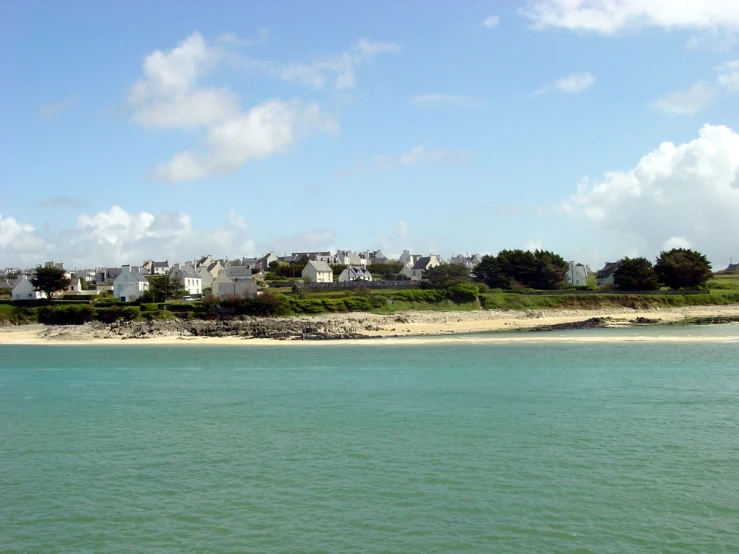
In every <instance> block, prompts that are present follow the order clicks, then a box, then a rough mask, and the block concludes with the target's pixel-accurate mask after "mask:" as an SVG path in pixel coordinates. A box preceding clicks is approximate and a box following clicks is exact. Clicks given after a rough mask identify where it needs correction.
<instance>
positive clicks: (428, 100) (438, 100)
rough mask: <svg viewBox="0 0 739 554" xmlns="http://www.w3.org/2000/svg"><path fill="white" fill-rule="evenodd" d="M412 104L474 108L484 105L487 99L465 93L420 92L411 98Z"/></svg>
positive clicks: (417, 105)
mask: <svg viewBox="0 0 739 554" xmlns="http://www.w3.org/2000/svg"><path fill="white" fill-rule="evenodd" d="M411 104H412V105H413V106H414V107H416V108H423V109H429V110H433V109H436V110H445V109H473V108H479V107H482V106H483V105H484V104H485V101H484V100H483V99H482V98H477V97H475V96H467V95H465V94H419V95H418V96H414V97H413V98H411Z"/></svg>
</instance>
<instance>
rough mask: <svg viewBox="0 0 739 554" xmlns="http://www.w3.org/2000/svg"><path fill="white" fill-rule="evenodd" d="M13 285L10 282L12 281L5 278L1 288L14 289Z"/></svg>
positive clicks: (0, 282) (1, 282)
mask: <svg viewBox="0 0 739 554" xmlns="http://www.w3.org/2000/svg"><path fill="white" fill-rule="evenodd" d="M12 288H13V285H11V284H10V281H7V280H5V279H3V280H2V281H0V289H12Z"/></svg>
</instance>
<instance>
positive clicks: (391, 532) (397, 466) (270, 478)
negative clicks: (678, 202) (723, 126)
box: [0, 326, 739, 553]
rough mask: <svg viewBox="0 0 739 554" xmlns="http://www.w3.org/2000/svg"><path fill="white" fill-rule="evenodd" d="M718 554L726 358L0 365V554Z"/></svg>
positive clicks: (405, 354)
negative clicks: (383, 553)
mask: <svg viewBox="0 0 739 554" xmlns="http://www.w3.org/2000/svg"><path fill="white" fill-rule="evenodd" d="M737 330H739V327H737V326H734V327H730V326H712V327H705V328H700V329H697V328H691V329H689V330H687V331H686V330H684V329H683V330H680V331H675V332H676V333H682V336H688V335H690V336H693V337H695V336H696V333H697V334H698V336H699V337H700V336H717V334H718V336H729V337H731V336H733V335H732V333H733V334H734V335H739V333H737ZM625 332H627V331H623V330H614V331H610V330H594V331H589V332H587V333H589V335H587V336H590V337H593V336H595V337H599V336H602V337H604V338H608V337H610V338H613V337H614V336H623V333H625ZM628 332H632V333H644V332H646V333H650V332H651V333H664V331H663V330H661V331H647V330H638V331H633V330H631V331H628ZM583 333H586V332H584V331H580V332H574V333H573V334H571V335H568V334H566V333H564V334H562V333H560V334H558V336H562V337H564V338H567V337H568V336H569V337H573V338H576V337H578V336H583ZM691 333H692V335H691ZM727 333H728V335H727ZM738 338H739V337H738ZM737 551H739V340H737V341H733V340H727V341H725V342H704V341H701V340H691V341H686V342H671V343H667V342H660V341H656V342H648V343H646V342H645V343H642V342H623V341H618V342H612V341H609V340H603V341H598V342H578V341H577V340H572V341H563V342H561V343H546V344H543V343H535V342H534V343H495V342H491V343H487V342H481V343H470V344H459V343H457V342H450V343H448V344H445V343H444V342H443V341H440V342H431V341H430V342H429V343H428V344H426V343H423V342H421V343H412V344H410V343H407V342H404V341H402V340H399V341H397V343H394V344H383V345H373V344H367V343H365V342H360V343H357V344H352V345H332V344H320V345H313V344H311V345H285V346H243V347H242V346H228V347H221V346H209V345H205V346H202V345H192V344H183V345H182V346H176V347H168V346H147V345H146V344H145V343H142V345H125V346H115V347H111V346H0V552H81V553H87V552H90V553H92V552H147V553H157V552H203V553H205V552H265V553H272V552H402V553H415V552H418V553H430V552H523V553H544V552H547V553H548V552H552V553H557V552H567V553H570V552H577V553H589V552H592V553H608V552H613V553H625V552H671V553H682V552H684V553H694V552H737Z"/></svg>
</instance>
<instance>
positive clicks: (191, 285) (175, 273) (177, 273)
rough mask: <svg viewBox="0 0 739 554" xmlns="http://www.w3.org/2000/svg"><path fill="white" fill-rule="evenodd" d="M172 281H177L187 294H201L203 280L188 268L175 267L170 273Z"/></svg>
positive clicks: (193, 270)
mask: <svg viewBox="0 0 739 554" xmlns="http://www.w3.org/2000/svg"><path fill="white" fill-rule="evenodd" d="M170 277H171V278H172V279H178V280H179V281H180V283H182V288H183V289H185V290H186V291H187V292H188V294H195V295H200V294H203V279H202V278H201V277H200V274H199V273H198V272H197V271H195V269H193V268H190V267H184V268H183V267H177V268H175V269H173V270H172V272H171V273H170Z"/></svg>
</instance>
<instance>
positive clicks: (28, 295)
mask: <svg viewBox="0 0 739 554" xmlns="http://www.w3.org/2000/svg"><path fill="white" fill-rule="evenodd" d="M11 298H12V299H13V300H14V301H17V300H40V299H42V298H46V293H45V292H41V291H40V290H36V287H34V286H33V283H31V281H29V279H28V277H27V276H25V275H21V276H20V277H18V279H16V281H15V284H14V285H13V291H12V292H11Z"/></svg>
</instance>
